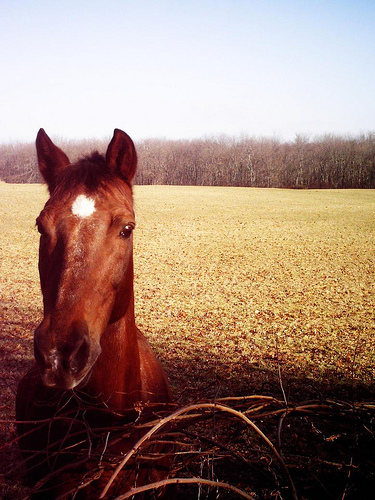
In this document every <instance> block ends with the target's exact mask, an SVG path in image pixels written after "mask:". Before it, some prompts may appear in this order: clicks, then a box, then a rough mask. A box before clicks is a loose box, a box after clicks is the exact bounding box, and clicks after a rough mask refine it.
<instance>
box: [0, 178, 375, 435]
mask: <svg viewBox="0 0 375 500" xmlns="http://www.w3.org/2000/svg"><path fill="white" fill-rule="evenodd" d="M134 192H135V210H136V219H137V228H136V232H135V249H134V251H135V301H136V318H137V323H138V326H139V327H140V328H141V330H142V331H143V332H144V333H145V334H146V336H147V337H148V339H149V340H150V342H151V344H152V346H153V348H154V349H155V351H156V352H157V354H158V356H159V358H160V359H161V361H162V363H163V365H164V367H165V369H166V371H167V374H168V376H169V379H170V382H171V385H172V388H173V392H174V395H175V398H176V400H177V401H179V402H181V404H182V403H184V402H187V401H197V400H199V399H203V398H214V397H224V396H238V395H251V394H271V395H274V396H280V394H281V393H282V390H283V391H284V395H283V397H284V396H285V397H286V398H287V399H294V400H296V399H297V400H302V399H316V398H319V397H329V398H335V397H336V398H338V399H345V400H351V401H353V400H364V399H370V398H373V395H374V392H375V391H374V377H375V372H374V368H375V344H374V341H373V339H374V334H375V328H374V304H375V282H374V277H375V271H374V269H375V254H374V243H375V237H374V230H375V192H374V191H373V190H366V191H364V190H346V191H342V190H336V191H330V190H327V191H291V190H276V189H250V188H215V187H176V186H136V187H135V190H134ZM46 199H47V191H46V188H45V187H44V186H40V185H7V184H0V214H1V235H2V237H1V254H0V261H1V344H0V356H1V359H0V380H1V386H0V411H1V413H2V415H1V417H0V418H2V419H3V420H7V419H12V418H13V417H14V397H15V390H16V385H17V381H18V380H19V378H20V376H21V375H22V373H23V372H24V371H25V370H26V369H27V367H28V366H29V365H30V364H31V362H32V356H33V354H32V337H33V330H34V328H35V327H36V326H37V324H38V323H39V321H40V320H41V316H42V309H41V303H42V302H41V293H40V289H39V278H38V270H37V258H38V257H37V254H38V240H39V238H38V236H39V235H38V233H37V231H36V229H35V227H34V226H35V218H36V216H37V215H38V214H39V211H40V210H41V208H42V207H43V205H44V202H45V201H46ZM13 436H14V429H13V426H12V425H11V424H3V425H2V433H1V441H2V442H4V441H7V440H9V439H11V438H12V437H13Z"/></svg>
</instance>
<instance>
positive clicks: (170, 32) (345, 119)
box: [0, 0, 375, 142]
mask: <svg viewBox="0 0 375 500" xmlns="http://www.w3.org/2000/svg"><path fill="white" fill-rule="evenodd" d="M0 61H1V66H0V71H1V77H0V142H9V141H12V142H13V141H33V140H34V139H35V136H36V133H37V131H38V129H39V128H40V127H43V128H45V130H46V131H47V133H48V134H49V135H51V137H55V138H56V137H60V138H65V139H81V138H92V137H96V138H106V137H110V136H111V135H112V132H113V129H114V128H116V127H117V128H122V129H123V130H125V131H126V132H128V133H129V134H130V135H131V136H132V137H133V138H134V139H135V140H139V139H142V138H149V137H165V138H172V139H179V138H182V139H184V138H196V137H204V136H209V137H210V136H213V135H221V134H226V135H230V136H242V135H245V136H254V137H260V136H266V137H277V138H279V139H281V140H293V139H294V137H295V135H296V134H304V135H308V136H310V137H311V138H312V137H315V136H316V135H321V134H325V133H333V134H340V135H347V134H350V135H357V134H360V133H362V132H368V131H375V1H374V0H368V1H363V0H351V1H345V0H340V1H339V0H337V1H333V0H310V1H308V0H295V1H283V0H270V1H268V0H263V1H260V0H259V1H258V0H254V1H253V0H191V1H189V0H154V1H152V0H132V1H128V0H105V1H104V0H99V1H96V0H91V1H89V0H6V1H5V0H0Z"/></svg>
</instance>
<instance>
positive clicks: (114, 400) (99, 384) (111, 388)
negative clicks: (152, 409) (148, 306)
mask: <svg viewBox="0 0 375 500" xmlns="http://www.w3.org/2000/svg"><path fill="white" fill-rule="evenodd" d="M128 278H131V279H128V283H127V286H126V290H125V289H124V290H123V291H122V292H119V293H120V294H122V297H120V298H118V299H116V302H117V303H121V300H123V301H124V303H125V304H126V305H127V307H126V311H125V313H124V314H123V315H122V316H121V317H120V318H118V319H116V320H115V321H113V322H111V323H110V324H109V325H108V326H107V328H106V329H105V331H104V332H103V334H102V337H101V341H100V344H101V348H102V352H101V354H100V356H99V358H98V360H97V361H96V363H95V365H94V368H93V372H92V375H91V378H90V381H89V383H88V385H87V389H89V390H90V392H91V393H93V394H94V395H95V396H97V397H100V398H101V399H102V400H103V401H104V402H105V403H106V404H108V406H109V407H110V408H112V409H121V408H128V407H131V406H132V405H133V403H134V402H136V401H138V400H139V399H140V390H141V373H140V354H139V347H138V338H137V337H138V334H137V328H136V325H135V317H134V293H133V268H132V263H131V269H130V276H128Z"/></svg>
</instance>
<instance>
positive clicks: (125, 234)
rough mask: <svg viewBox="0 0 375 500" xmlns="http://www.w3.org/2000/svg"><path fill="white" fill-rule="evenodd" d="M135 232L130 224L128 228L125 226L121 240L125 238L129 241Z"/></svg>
mask: <svg viewBox="0 0 375 500" xmlns="http://www.w3.org/2000/svg"><path fill="white" fill-rule="evenodd" d="M132 232H133V227H132V226H130V225H129V224H127V225H126V226H124V227H123V228H122V229H121V231H120V234H119V236H120V238H124V239H127V238H129V237H130V235H131V234H132Z"/></svg>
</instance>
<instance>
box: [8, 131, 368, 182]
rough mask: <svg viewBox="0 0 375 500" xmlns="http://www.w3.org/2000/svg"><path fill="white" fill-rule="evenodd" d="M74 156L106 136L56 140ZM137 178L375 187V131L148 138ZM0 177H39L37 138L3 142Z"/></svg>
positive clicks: (99, 146)
mask: <svg viewBox="0 0 375 500" xmlns="http://www.w3.org/2000/svg"><path fill="white" fill-rule="evenodd" d="M56 142H57V143H58V144H59V145H60V146H61V147H62V149H64V151H65V152H66V153H67V154H68V156H69V158H70V159H71V161H74V160H75V159H77V158H78V156H80V154H82V152H83V151H84V152H87V153H89V152H91V151H93V150H98V151H99V152H104V151H105V147H106V144H107V141H106V140H102V141H101V140H85V141H64V140H61V141H56ZM136 146H137V150H138V156H139V169H138V173H137V176H136V183H137V184H176V185H210V186H252V187H280V188H375V133H374V132H369V133H367V134H362V135H360V136H357V137H340V136H334V135H325V136H322V137H320V138H316V139H314V140H309V139H308V138H307V137H304V136H301V135H298V136H296V138H295V140H294V141H292V142H283V141H280V140H278V139H275V138H271V139H270V138H260V139H258V138H248V137H245V138H230V137H227V136H223V137H214V138H207V139H194V140H167V139H145V140H142V141H139V142H138V143H137V144H136ZM0 179H1V180H3V181H5V182H17V183H30V182H41V178H40V175H39V171H38V168H37V163H36V155H35V147H34V144H33V143H27V144H3V145H0Z"/></svg>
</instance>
